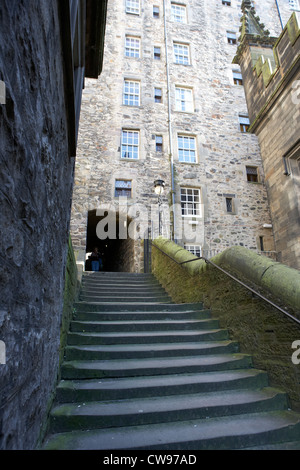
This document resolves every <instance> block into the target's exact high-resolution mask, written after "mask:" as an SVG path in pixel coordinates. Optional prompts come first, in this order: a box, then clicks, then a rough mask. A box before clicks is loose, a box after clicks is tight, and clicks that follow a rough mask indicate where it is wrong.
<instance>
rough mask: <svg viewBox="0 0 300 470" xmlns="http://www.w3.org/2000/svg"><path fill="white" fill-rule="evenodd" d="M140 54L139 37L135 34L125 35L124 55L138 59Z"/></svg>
mask: <svg viewBox="0 0 300 470" xmlns="http://www.w3.org/2000/svg"><path fill="white" fill-rule="evenodd" d="M140 55H141V39H140V38H139V37H137V36H130V35H129V34H128V35H126V36H125V57H134V58H135V59H139V58H140Z"/></svg>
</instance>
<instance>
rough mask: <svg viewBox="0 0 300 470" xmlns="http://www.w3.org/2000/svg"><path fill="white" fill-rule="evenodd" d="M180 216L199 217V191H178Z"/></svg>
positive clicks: (191, 189) (185, 189)
mask: <svg viewBox="0 0 300 470" xmlns="http://www.w3.org/2000/svg"><path fill="white" fill-rule="evenodd" d="M180 201H181V214H182V215H183V216H187V215H189V216H195V217H200V216H201V206H200V190H199V189H193V188H188V189H187V188H181V190H180Z"/></svg>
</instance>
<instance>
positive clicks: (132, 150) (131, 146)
mask: <svg viewBox="0 0 300 470" xmlns="http://www.w3.org/2000/svg"><path fill="white" fill-rule="evenodd" d="M139 147H140V132H139V131H138V130H134V129H122V136H121V158H122V160H138V159H139Z"/></svg>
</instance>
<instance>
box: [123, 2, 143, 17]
mask: <svg viewBox="0 0 300 470" xmlns="http://www.w3.org/2000/svg"><path fill="white" fill-rule="evenodd" d="M126 13H131V14H132V15H139V14H140V0H126Z"/></svg>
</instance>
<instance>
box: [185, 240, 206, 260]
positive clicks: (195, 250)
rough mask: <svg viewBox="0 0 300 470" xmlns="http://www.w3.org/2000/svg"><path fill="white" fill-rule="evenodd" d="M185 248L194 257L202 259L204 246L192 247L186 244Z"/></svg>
mask: <svg viewBox="0 0 300 470" xmlns="http://www.w3.org/2000/svg"><path fill="white" fill-rule="evenodd" d="M184 248H185V250H187V251H189V252H190V253H192V255H194V256H198V258H200V257H201V256H202V246H201V245H190V244H187V243H185V244H184ZM198 253H199V254H198Z"/></svg>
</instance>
